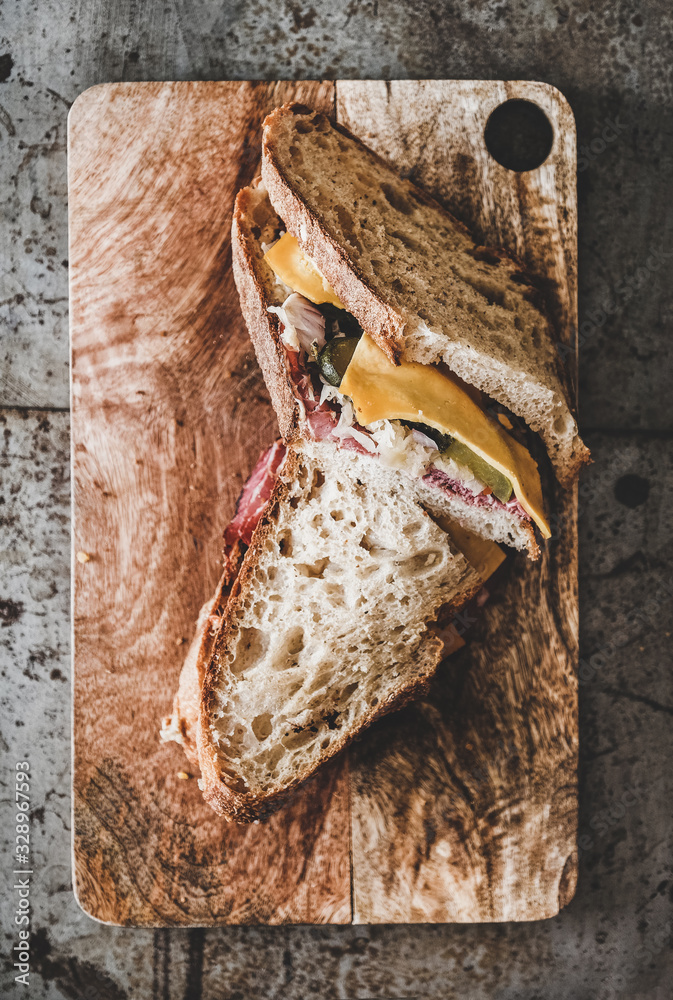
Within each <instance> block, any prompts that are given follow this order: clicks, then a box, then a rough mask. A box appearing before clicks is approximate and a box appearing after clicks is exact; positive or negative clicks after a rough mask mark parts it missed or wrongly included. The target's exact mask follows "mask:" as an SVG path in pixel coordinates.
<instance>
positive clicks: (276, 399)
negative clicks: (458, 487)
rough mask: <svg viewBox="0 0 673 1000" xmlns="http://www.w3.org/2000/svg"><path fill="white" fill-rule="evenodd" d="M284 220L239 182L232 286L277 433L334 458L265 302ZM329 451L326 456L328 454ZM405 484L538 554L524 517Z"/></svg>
mask: <svg viewBox="0 0 673 1000" xmlns="http://www.w3.org/2000/svg"><path fill="white" fill-rule="evenodd" d="M282 226H283V223H282V222H281V220H280V219H279V217H278V215H277V214H276V212H275V211H274V209H273V207H272V205H271V202H270V201H269V198H268V195H267V192H266V188H265V187H264V185H263V184H261V183H259V182H258V183H257V184H256V185H255V186H252V187H247V188H242V190H241V191H240V192H239V194H238V197H237V198H236V203H235V206H234V215H233V223H232V255H233V269H234V278H235V281H236V286H237V288H238V291H239V296H240V300H241V309H242V311H243V316H244V318H245V321H246V324H247V327H248V332H249V334H250V339H251V340H252V343H253V346H254V349H255V354H256V356H257V359H258V361H259V365H260V368H261V369H262V374H263V375H264V380H265V382H266V385H267V387H268V389H269V393H270V395H271V401H272V403H273V405H274V408H275V410H276V415H277V417H278V424H279V426H280V430H281V434H282V435H283V437H284V438H285V440H286V441H288V442H295V443H298V442H299V441H302V448H303V449H305V450H307V451H308V452H310V454H311V455H312V458H313V460H314V461H322V463H323V464H325V465H328V464H329V463H331V462H333V461H336V458H335V457H334V456H335V454H336V453H337V452H338V450H339V449H338V445H337V444H336V442H333V441H329V440H326V441H321V442H319V443H316V442H314V441H312V439H311V436H310V433H309V432H308V430H307V428H306V427H305V426H303V423H302V407H301V404H300V403H299V402H298V400H297V399H296V397H295V395H294V391H293V388H292V381H291V378H290V376H289V373H288V369H287V362H286V352H285V347H284V346H283V343H282V340H281V327H280V323H279V319H278V316H277V315H276V314H275V313H271V312H269V308H268V307H269V306H278V305H281V304H282V302H283V301H284V299H285V298H286V296H287V294H288V292H289V289H288V288H287V287H286V286H285V285H283V284H282V283H280V282H279V281H278V280H277V279H276V278H275V275H274V273H273V271H272V270H271V268H270V267H269V266H268V264H267V263H266V262H265V260H264V254H265V252H266V249H267V248H268V246H269V245H270V244H271V243H273V241H274V240H275V239H276V237H277V236H278V233H279V231H280V229H281V228H282ZM321 450H323V454H322V458H320V452H321ZM328 455H329V456H330V457H329V458H328V457H327V456H328ZM369 461H371V463H372V465H374V466H375V469H373V470H372V473H371V474H372V476H373V477H374V478H375V479H376V480H377V483H378V485H379V486H380V488H382V489H392V488H393V485H395V482H396V480H399V478H400V477H401V476H402V473H399V472H397V471H394V470H391V469H388V468H386V467H385V466H384V465H382V464H381V463H380V462H378V460H377V459H375V458H372V459H369ZM404 481H405V482H406V489H408V490H410V491H411V492H412V494H413V496H414V498H415V499H416V501H417V502H419V503H421V504H422V505H423V506H424V507H425V508H426V509H428V510H429V511H430V512H431V513H433V514H439V515H445V516H449V517H451V518H453V519H454V520H456V521H458V523H459V524H461V525H462V526H463V527H464V528H467V529H469V530H471V531H474V532H475V533H476V534H478V535H481V536H482V537H483V538H488V539H490V540H492V541H494V542H501V543H503V544H504V545H510V546H512V547H513V548H516V549H519V550H523V551H527V552H528V554H529V556H530V557H531V558H532V559H536V558H537V557H538V556H539V554H540V549H539V546H538V543H537V541H536V538H535V532H534V530H533V527H532V525H531V523H530V522H529V521H523V520H522V519H521V518H519V517H517V516H516V515H515V514H513V513H511V512H510V511H507V510H504V509H499V508H495V507H490V508H483V507H477V506H470V505H469V504H467V503H465V502H464V501H463V500H461V499H459V498H458V497H451V496H448V495H447V494H446V493H444V492H443V491H442V490H439V489H436V488H433V487H432V486H427V485H426V484H424V483H423V482H422V480H420V479H418V478H416V477H413V478H412V477H408V478H407V477H404Z"/></svg>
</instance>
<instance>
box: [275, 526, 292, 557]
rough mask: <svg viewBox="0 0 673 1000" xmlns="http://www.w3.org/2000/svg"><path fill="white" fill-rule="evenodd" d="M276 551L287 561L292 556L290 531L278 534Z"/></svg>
mask: <svg viewBox="0 0 673 1000" xmlns="http://www.w3.org/2000/svg"><path fill="white" fill-rule="evenodd" d="M278 551H279V552H280V554H281V556H283V557H284V558H285V559H289V558H290V556H291V555H292V533H291V532H290V531H280V532H279V533H278Z"/></svg>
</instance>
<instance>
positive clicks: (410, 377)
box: [339, 334, 551, 538]
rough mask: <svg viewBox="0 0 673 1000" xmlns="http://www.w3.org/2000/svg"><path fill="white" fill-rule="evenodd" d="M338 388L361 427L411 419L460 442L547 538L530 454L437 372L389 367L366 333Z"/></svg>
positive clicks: (408, 364)
mask: <svg viewBox="0 0 673 1000" xmlns="http://www.w3.org/2000/svg"><path fill="white" fill-rule="evenodd" d="M339 389H340V391H341V392H342V393H344V394H345V395H346V396H350V398H351V399H352V400H353V406H354V407H355V412H356V414H357V418H358V420H359V422H360V423H361V424H362V425H366V424H372V423H374V422H375V421H376V420H412V421H417V422H420V423H423V424H429V426H430V427H435V428H436V429H437V430H438V431H441V432H442V433H443V434H448V435H450V436H451V437H453V438H456V439H457V440H458V441H461V442H462V443H463V444H464V445H466V446H467V447H468V448H470V449H471V450H472V451H473V452H475V453H476V454H477V455H479V456H480V458H483V459H484V461H485V462H488V463H489V465H492V466H493V468H494V469H497V470H498V472H501V473H502V474H503V476H507V478H508V479H509V480H510V482H511V483H512V487H513V489H514V493H515V495H516V498H517V500H518V501H519V503H520V504H521V506H522V507H523V509H524V510H525V511H526V513H527V514H528V515H529V516H530V517H531V518H532V520H533V521H534V522H535V524H537V526H538V528H539V529H540V531H541V532H542V535H543V536H544V537H545V538H550V537H551V531H550V530H549V525H548V524H547V520H546V518H545V514H544V504H543V501H542V487H541V485H540V474H539V472H538V468H537V464H536V463H535V461H534V460H533V458H532V456H531V455H530V453H529V452H528V451H527V450H526V448H524V447H523V445H520V444H519V442H518V441H516V440H515V439H514V438H513V437H511V436H510V435H509V434H508V433H507V432H506V431H505V430H504V428H503V427H502V426H501V425H500V424H498V423H496V421H494V420H491V419H490V418H489V417H488V416H487V415H486V414H485V413H484V412H483V410H481V409H480V408H479V406H477V404H476V403H475V402H474V400H473V399H472V398H471V397H470V396H469V395H468V393H467V392H466V391H465V390H464V389H463V388H462V387H461V386H459V385H458V384H457V383H456V382H454V381H453V380H452V379H451V378H449V377H448V376H447V375H445V374H444V373H443V372H441V371H440V370H439V369H438V368H434V367H433V366H432V365H421V364H418V362H416V361H402V362H401V363H400V364H399V365H394V364H393V363H392V362H391V361H389V360H388V358H387V357H386V355H385V354H384V353H383V351H382V350H381V349H380V347H378V346H377V344H376V343H375V342H374V341H373V340H372V338H371V337H369V336H367V334H365V335H364V336H363V337H362V338H361V339H360V343H359V344H358V346H357V348H356V350H355V354H354V355H353V357H352V360H351V363H350V364H349V366H348V368H347V369H346V374H345V375H344V377H343V380H342V382H341V385H340V387H339Z"/></svg>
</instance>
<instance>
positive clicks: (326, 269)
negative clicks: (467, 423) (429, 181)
mask: <svg viewBox="0 0 673 1000" xmlns="http://www.w3.org/2000/svg"><path fill="white" fill-rule="evenodd" d="M262 177H263V180H264V184H265V186H266V188H267V190H268V192H269V197H270V199H271V203H272V205H273V207H274V208H275V210H276V212H277V213H278V215H279V216H280V218H281V219H282V220H283V222H284V224H285V226H286V228H287V229H288V230H289V231H290V232H291V233H292V235H293V236H295V237H296V239H297V240H298V241H299V244H300V246H301V248H302V249H303V250H304V251H305V252H306V254H307V255H308V256H309V257H310V258H311V259H312V260H313V261H314V263H315V264H316V265H317V267H318V268H319V269H320V271H321V272H322V273H323V275H324V276H325V277H326V278H327V280H328V281H329V283H330V284H331V285H332V287H333V288H334V289H335V291H336V292H337V294H338V296H339V298H340V299H341V301H342V302H343V303H344V305H345V306H346V308H347V309H348V310H349V311H350V312H352V313H353V314H354V315H355V317H356V318H357V319H358V321H359V322H360V324H361V325H362V327H363V329H365V330H366V331H367V332H368V333H370V334H371V335H372V336H373V337H374V338H375V339H376V340H377V342H378V343H379V345H380V347H381V348H382V349H383V350H385V351H386V352H387V353H388V355H389V356H390V358H391V359H393V360H397V359H399V358H400V357H402V358H406V359H410V360H414V361H418V362H421V363H422V364H435V363H438V362H444V363H446V364H447V365H448V366H449V367H450V368H451V369H452V370H453V371H454V372H455V373H456V374H457V375H459V376H460V378H462V379H463V380H464V381H465V382H467V383H469V384H470V385H474V386H476V387H477V388H479V389H481V390H482V391H483V392H485V393H487V394H488V395H489V396H491V397H492V398H493V399H495V400H497V401H498V402H500V403H502V404H503V405H504V406H506V407H508V408H509V409H510V410H511V411H512V412H513V413H515V414H517V415H518V416H520V417H521V418H522V419H523V420H525V421H526V423H527V424H528V426H529V427H531V428H532V429H533V430H534V431H536V432H538V433H539V434H540V435H541V437H542V438H543V440H544V442H545V444H546V446H547V450H548V452H549V456H550V458H551V461H552V464H553V465H554V468H555V470H556V473H557V476H558V478H559V481H560V482H561V483H562V484H563V485H569V484H570V483H572V482H573V480H574V479H575V477H576V475H577V473H578V471H579V469H580V467H581V466H582V465H583V464H584V463H585V462H587V461H588V459H589V452H588V450H587V448H586V447H585V445H584V444H583V443H582V441H581V439H580V437H579V434H578V429H577V423H576V420H575V417H574V416H573V413H572V410H571V405H570V396H569V390H568V384H567V381H566V378H565V375H564V373H563V371H562V368H561V365H560V363H559V358H558V355H557V352H556V350H555V348H554V339H555V338H554V333H553V329H552V326H551V324H550V321H549V319H548V317H547V316H546V314H545V311H544V306H543V302H542V296H541V294H540V293H539V291H538V290H537V289H536V288H535V286H534V284H533V282H532V281H531V279H530V278H529V277H528V276H527V275H526V274H525V272H524V271H523V270H522V268H521V266H520V264H519V263H518V262H517V261H515V260H514V259H513V258H512V257H511V256H510V255H508V254H507V253H506V252H505V251H504V250H501V249H492V248H486V247H481V246H478V245H477V244H476V243H475V241H474V240H473V239H472V237H471V236H470V234H469V233H468V232H467V230H466V229H465V227H464V226H462V225H461V224H460V223H459V222H457V221H456V220H455V219H454V218H453V217H452V216H451V215H450V214H449V213H448V212H447V211H445V209H444V208H443V207H442V206H441V205H439V203H438V202H436V201H435V200H434V199H432V198H430V197H429V196H428V195H427V194H426V193H425V192H423V191H421V190H420V189H419V188H418V187H416V185H414V184H413V183H411V181H408V180H405V179H403V178H401V177H400V176H399V175H398V174H397V173H396V172H395V171H394V170H392V169H391V168H390V167H389V166H388V165H387V164H386V163H385V162H384V161H383V160H382V159H381V158H380V157H379V156H377V155H376V154H375V153H373V152H372V151H371V150H370V149H368V148H367V147H366V146H365V145H364V144H363V143H362V142H360V140H359V139H357V138H356V137H355V136H353V135H351V133H350V132H348V131H347V130H346V129H344V128H343V127H342V126H340V125H336V124H334V123H332V122H330V121H329V119H328V118H327V117H326V116H325V115H323V114H322V113H319V112H318V113H317V112H314V111H312V110H311V109H310V108H307V107H305V106H304V105H299V104H286V105H283V107H281V108H277V109H276V110H275V111H273V112H272V113H271V114H270V115H269V116H268V117H267V118H266V120H265V122H264V132H263V147H262Z"/></svg>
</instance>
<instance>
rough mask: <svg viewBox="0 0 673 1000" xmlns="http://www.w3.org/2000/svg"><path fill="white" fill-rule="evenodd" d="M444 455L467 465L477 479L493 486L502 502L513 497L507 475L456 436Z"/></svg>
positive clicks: (494, 492) (494, 491) (495, 494)
mask: <svg viewBox="0 0 673 1000" xmlns="http://www.w3.org/2000/svg"><path fill="white" fill-rule="evenodd" d="M442 455H444V456H445V457H446V458H452V459H453V460H454V462H460V464H461V465H466V466H467V467H468V469H470V471H471V472H473V473H474V475H475V476H476V477H477V479H481V481H482V483H485V484H486V486H489V487H490V488H491V491H492V492H493V495H494V496H496V497H497V498H498V500H500V501H501V502H502V503H507V501H508V500H510V499H511V497H512V484H511V482H510V481H509V479H508V478H507V476H503V474H502V472H498V470H497V469H494V468H493V466H492V465H489V464H488V462H485V461H484V459H483V458H480V457H479V455H477V454H475V452H473V451H472V449H471V448H468V447H467V445H466V444H463V443H462V442H461V441H456V439H455V438H454V439H453V441H452V442H451V444H450V445H449V447H448V448H446V449H445V450H444V451H443V452H442Z"/></svg>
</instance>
